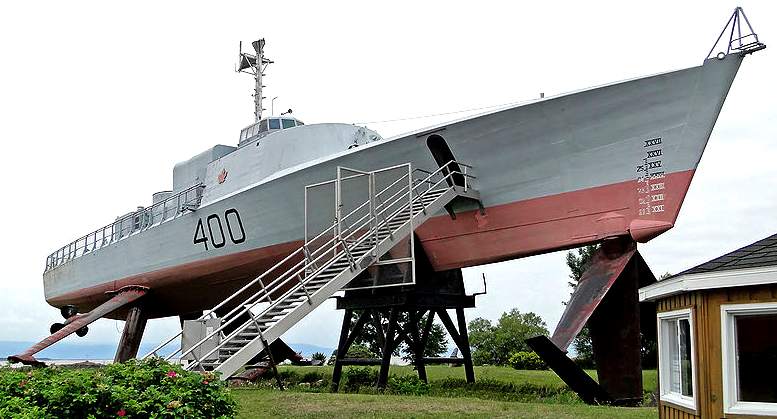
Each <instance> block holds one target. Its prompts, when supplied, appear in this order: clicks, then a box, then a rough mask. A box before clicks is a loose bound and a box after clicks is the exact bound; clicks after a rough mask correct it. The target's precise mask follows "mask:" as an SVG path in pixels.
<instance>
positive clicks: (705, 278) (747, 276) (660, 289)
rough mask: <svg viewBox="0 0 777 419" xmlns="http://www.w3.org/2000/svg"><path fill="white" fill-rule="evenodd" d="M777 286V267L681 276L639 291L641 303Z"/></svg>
mask: <svg viewBox="0 0 777 419" xmlns="http://www.w3.org/2000/svg"><path fill="white" fill-rule="evenodd" d="M765 284H777V266H764V267H758V268H745V269H730V270H725V271H712V272H702V273H696V274H687V275H680V276H678V277H675V278H671V279H666V280H663V281H658V282H657V283H655V284H653V285H649V286H647V287H643V288H640V289H639V301H655V300H656V299H659V298H663V297H668V296H670V295H675V294H681V293H683V292H687V291H696V290H706V289H714V288H731V287H745V286H751V285H765Z"/></svg>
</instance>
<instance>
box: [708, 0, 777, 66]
mask: <svg viewBox="0 0 777 419" xmlns="http://www.w3.org/2000/svg"><path fill="white" fill-rule="evenodd" d="M743 19H744V22H745V25H747V27H746V28H745V31H744V35H743V31H742V20H743ZM729 28H731V30H730V31H729V36H728V43H723V44H722V45H720V44H721V40H722V39H723V35H725V34H726V30H728V29H729ZM716 48H718V50H717V52H716ZM764 48H766V44H764V43H763V42H761V41H759V40H758V35H757V34H756V33H755V31H754V30H753V27H752V25H750V21H749V20H748V19H747V16H746V15H745V11H744V10H742V8H741V7H737V8H736V9H734V13H733V14H732V15H731V17H730V18H728V22H727V23H726V26H725V27H724V28H723V30H722V31H720V35H719V36H718V40H717V41H715V45H713V46H712V49H711V50H710V53H709V54H707V58H708V59H709V58H712V57H714V56H716V57H718V58H720V59H722V58H723V57H725V56H726V55H728V54H731V53H732V52H739V53H740V54H742V55H747V54H752V53H754V52H756V51H760V50H762V49H764ZM713 54H714V55H713Z"/></svg>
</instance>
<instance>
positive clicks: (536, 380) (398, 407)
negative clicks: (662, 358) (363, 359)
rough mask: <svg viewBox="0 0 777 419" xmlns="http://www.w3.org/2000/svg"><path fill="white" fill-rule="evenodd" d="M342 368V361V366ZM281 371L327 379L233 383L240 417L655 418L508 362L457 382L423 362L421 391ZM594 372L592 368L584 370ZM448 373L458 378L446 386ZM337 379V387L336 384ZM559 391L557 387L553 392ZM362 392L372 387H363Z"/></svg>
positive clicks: (651, 384) (400, 371) (652, 375)
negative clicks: (352, 385) (587, 400)
mask: <svg viewBox="0 0 777 419" xmlns="http://www.w3.org/2000/svg"><path fill="white" fill-rule="evenodd" d="M346 368H348V367H346ZM279 370H280V372H281V374H282V375H283V374H284V372H285V373H286V374H288V373H292V374H294V375H296V376H297V377H301V376H304V375H305V374H308V373H316V374H320V375H323V376H324V377H325V380H326V382H327V385H326V387H325V388H324V389H319V390H317V391H314V390H311V389H310V388H309V387H301V386H295V385H291V386H289V389H287V390H286V391H283V392H281V391H278V390H274V389H272V388H268V385H267V384H272V381H267V382H265V385H260V386H258V387H249V388H235V389H233V390H232V392H233V393H232V394H233V395H234V396H235V398H236V400H237V401H238V405H239V407H240V415H239V417H241V418H257V417H278V416H280V417H311V418H316V417H327V418H328V417H338V418H339V417H346V418H347V417H378V418H394V417H432V418H434V417H463V416H466V417H519V418H521V417H526V418H608V417H612V418H656V417H657V416H658V415H657V411H656V408H654V407H645V408H616V407H602V406H587V405H585V404H583V403H582V401H580V399H578V398H577V397H576V396H575V395H574V394H573V393H571V391H569V390H564V389H566V385H565V384H564V383H563V382H562V381H561V379H560V378H558V376H556V374H555V373H553V372H552V371H521V370H515V369H512V368H509V367H489V366H484V367H475V379H476V381H478V382H477V383H476V384H475V385H474V386H468V385H466V384H464V383H463V379H464V369H463V368H460V367H456V368H451V367H448V366H443V365H435V366H429V367H427V375H428V377H429V383H430V386H429V388H430V389H429V391H428V393H424V394H425V395H420V396H413V395H396V394H364V393H365V391H363V390H361V391H359V393H360V394H355V393H344V392H343V393H339V394H334V393H329V392H327V390H326V389H328V383H329V381H330V380H331V375H332V367H331V366H323V367H296V366H282V367H280V368H279ZM588 373H589V374H591V376H593V377H594V378H595V377H596V373H595V371H588ZM391 375H392V376H395V377H396V376H406V375H416V372H415V371H414V370H413V368H412V367H411V366H392V367H391ZM656 378H657V377H656V371H645V372H644V373H643V382H644V387H645V389H646V390H650V391H655V388H656ZM450 379H457V380H460V383H459V384H456V385H454V386H452V387H451V386H450ZM446 383H447V384H446ZM502 384H508V385H509V384H512V385H514V386H526V385H529V386H531V387H543V388H549V389H558V390H554V391H556V393H553V391H551V392H550V393H549V394H546V395H542V394H540V393H537V392H536V389H535V390H532V389H529V390H526V389H525V388H523V387H522V388H520V389H518V388H513V387H509V388H505V387H503V386H502ZM342 388H343V387H342V385H341V389H342ZM558 391H560V393H558ZM366 393H374V389H373V388H368V389H367V391H366Z"/></svg>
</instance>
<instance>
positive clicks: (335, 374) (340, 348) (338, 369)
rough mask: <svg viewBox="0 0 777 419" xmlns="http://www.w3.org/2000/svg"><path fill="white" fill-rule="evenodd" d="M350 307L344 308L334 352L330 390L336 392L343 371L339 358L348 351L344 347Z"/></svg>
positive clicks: (349, 324) (348, 325) (349, 319)
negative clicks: (338, 338) (341, 324)
mask: <svg viewBox="0 0 777 419" xmlns="http://www.w3.org/2000/svg"><path fill="white" fill-rule="evenodd" d="M351 313H353V311H352V310H351V309H346V310H345V313H344V314H343V327H342V328H341V329H340V343H339V344H338V345H337V351H336V352H335V367H334V370H333V371H332V392H333V393H337V390H338V388H339V387H340V374H341V373H342V372H343V364H342V363H340V360H341V359H343V358H344V357H345V354H346V353H347V352H348V348H347V347H345V343H346V342H347V340H348V332H349V331H350V330H351Z"/></svg>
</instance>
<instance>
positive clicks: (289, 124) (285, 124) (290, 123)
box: [282, 119, 294, 129]
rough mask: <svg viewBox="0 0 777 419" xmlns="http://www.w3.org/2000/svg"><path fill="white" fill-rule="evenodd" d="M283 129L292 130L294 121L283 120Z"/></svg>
mask: <svg viewBox="0 0 777 419" xmlns="http://www.w3.org/2000/svg"><path fill="white" fill-rule="evenodd" d="M282 121H283V129H286V128H294V120H293V119H283V120H282Z"/></svg>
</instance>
